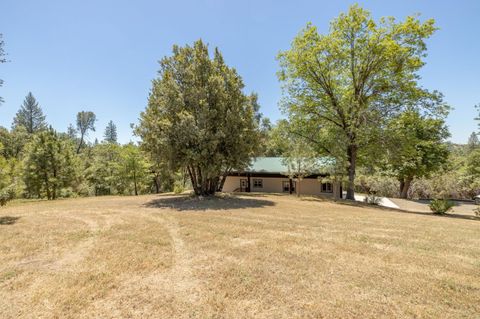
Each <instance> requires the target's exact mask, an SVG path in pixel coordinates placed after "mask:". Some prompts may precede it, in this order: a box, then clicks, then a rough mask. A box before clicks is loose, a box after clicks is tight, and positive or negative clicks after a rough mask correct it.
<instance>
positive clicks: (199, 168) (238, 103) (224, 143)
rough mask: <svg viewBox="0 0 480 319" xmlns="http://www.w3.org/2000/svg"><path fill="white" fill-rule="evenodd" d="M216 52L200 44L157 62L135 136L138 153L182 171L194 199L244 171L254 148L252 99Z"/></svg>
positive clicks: (177, 50)
mask: <svg viewBox="0 0 480 319" xmlns="http://www.w3.org/2000/svg"><path fill="white" fill-rule="evenodd" d="M243 89H244V84H243V81H242V79H241V77H240V76H239V75H238V73H237V72H236V70H235V69H234V68H231V67H229V66H227V65H226V64H225V62H224V59H223V57H222V55H221V53H220V51H219V50H218V49H215V51H214V54H213V57H210V55H209V51H208V47H207V45H206V44H204V43H203V42H202V41H201V40H199V41H196V42H195V43H194V44H193V46H189V45H187V46H185V47H179V46H174V47H173V55H172V56H169V57H164V58H163V59H162V60H161V61H160V70H159V73H158V78H156V79H154V80H153V83H152V90H151V93H150V97H149V101H148V106H147V108H146V110H145V111H144V112H143V113H142V114H141V117H140V125H139V127H138V128H137V130H136V131H137V134H138V135H139V136H140V137H141V138H142V146H143V148H144V150H146V151H147V152H149V153H150V154H151V156H152V158H153V159H154V160H155V161H158V162H163V163H168V165H169V167H170V169H171V170H173V171H177V170H179V169H186V170H187V171H188V174H189V176H190V180H191V182H192V186H193V189H194V191H195V194H197V195H212V194H214V193H215V192H216V191H218V190H221V188H222V186H223V182H224V181H225V178H226V176H227V174H228V172H230V171H231V170H232V169H233V168H242V167H245V166H246V165H247V164H248V163H249V160H250V158H251V157H252V156H253V155H254V153H255V151H256V148H257V147H258V144H259V143H258V139H259V137H258V134H259V133H258V121H257V120H256V118H255V115H256V114H255V109H256V105H257V104H256V95H251V96H247V95H245V94H244V92H243Z"/></svg>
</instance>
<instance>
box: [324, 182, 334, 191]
mask: <svg viewBox="0 0 480 319" xmlns="http://www.w3.org/2000/svg"><path fill="white" fill-rule="evenodd" d="M322 193H333V187H332V183H322Z"/></svg>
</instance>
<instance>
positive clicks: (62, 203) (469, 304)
mask: <svg viewBox="0 0 480 319" xmlns="http://www.w3.org/2000/svg"><path fill="white" fill-rule="evenodd" d="M479 316H480V221H479V220H470V219H463V218H448V217H439V216H432V215H425V214H413V213H406V212H399V211H393V210H387V209H379V208H370V207H362V206H360V207H359V206H351V205H346V204H336V203H332V202H328V201H321V200H318V199H313V198H310V199H308V198H303V199H297V198H295V197H289V196H280V195H278V196H275V195H263V196H261V195H254V196H238V197H226V198H216V199H209V200H198V199H195V200H194V199H191V198H188V197H185V196H157V195H155V196H153V195H152V196H139V197H100V198H85V199H72V200H59V201H55V202H46V201H40V202H27V203H20V204H15V203H14V204H13V205H11V206H8V207H6V208H2V209H1V210H0V317H1V318H92V317H96V318H172V317H175V318H252V317H255V318H382V317H383V318H392V317H402V318H475V317H476V318H478V317H479Z"/></svg>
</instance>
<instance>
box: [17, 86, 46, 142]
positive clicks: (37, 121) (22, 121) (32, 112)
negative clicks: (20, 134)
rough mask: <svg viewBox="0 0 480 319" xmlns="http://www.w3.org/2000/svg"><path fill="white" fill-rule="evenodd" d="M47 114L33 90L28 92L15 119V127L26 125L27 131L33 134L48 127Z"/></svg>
mask: <svg viewBox="0 0 480 319" xmlns="http://www.w3.org/2000/svg"><path fill="white" fill-rule="evenodd" d="M45 118H46V117H45V115H44V114H43V111H42V108H41V107H40V105H39V104H38V102H37V100H36V99H35V97H34V96H33V94H32V92H28V94H27V96H26V97H25V100H24V101H23V104H22V106H20V109H19V110H18V112H17V114H16V115H15V118H14V119H13V127H14V128H17V127H19V126H23V127H25V129H26V130H27V133H29V134H33V133H37V132H39V131H42V130H44V129H46V128H47V123H46V121H45Z"/></svg>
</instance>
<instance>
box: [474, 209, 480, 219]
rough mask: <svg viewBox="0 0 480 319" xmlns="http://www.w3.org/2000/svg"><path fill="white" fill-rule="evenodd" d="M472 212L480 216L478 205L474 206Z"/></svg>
mask: <svg viewBox="0 0 480 319" xmlns="http://www.w3.org/2000/svg"><path fill="white" fill-rule="evenodd" d="M473 212H474V213H475V216H477V217H480V207H477V208H475V210H474V211H473Z"/></svg>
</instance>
